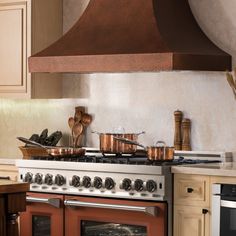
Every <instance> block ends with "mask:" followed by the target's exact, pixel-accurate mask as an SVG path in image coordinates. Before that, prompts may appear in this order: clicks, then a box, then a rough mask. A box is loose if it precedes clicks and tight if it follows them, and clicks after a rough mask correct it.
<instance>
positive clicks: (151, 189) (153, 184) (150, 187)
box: [146, 180, 157, 193]
mask: <svg viewBox="0 0 236 236" xmlns="http://www.w3.org/2000/svg"><path fill="white" fill-rule="evenodd" d="M146 189H147V191H148V192H150V193H153V192H155V191H156V190H157V184H156V182H155V181H154V180H148V181H147V183H146Z"/></svg>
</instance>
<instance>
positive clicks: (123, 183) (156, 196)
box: [16, 149, 232, 201]
mask: <svg viewBox="0 0 236 236" xmlns="http://www.w3.org/2000/svg"><path fill="white" fill-rule="evenodd" d="M230 156H231V158H232V155H230V153H215V152H214V153H213V152H175V159H174V160H173V161H168V162H158V161H148V160H147V157H146V156H142V155H137V156H130V155H122V156H114V155H105V156H104V154H101V153H99V152H98V151H97V150H93V149H92V150H91V149H87V150H86V155H85V156H84V157H66V158H60V159H58V158H51V157H34V158H33V159H32V160H18V161H17V162H16V166H17V167H18V168H19V180H20V181H23V182H29V183H30V190H31V191H34V192H45V193H60V194H71V195H85V196H99V197H110V198H125V199H140V200H153V201H154V200H155V201H171V197H172V175H171V166H173V165H181V164H195V163H209V162H219V161H227V160H230Z"/></svg>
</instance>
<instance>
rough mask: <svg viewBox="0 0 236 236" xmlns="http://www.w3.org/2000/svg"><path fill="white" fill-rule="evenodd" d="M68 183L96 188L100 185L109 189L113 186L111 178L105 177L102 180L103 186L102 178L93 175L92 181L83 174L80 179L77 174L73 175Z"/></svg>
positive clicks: (99, 187) (74, 185)
mask: <svg viewBox="0 0 236 236" xmlns="http://www.w3.org/2000/svg"><path fill="white" fill-rule="evenodd" d="M70 185H71V186H73V187H80V186H81V187H85V188H90V187H94V188H96V189H101V188H102V187H105V188H106V189H108V190H111V189H113V188H114V187H115V182H114V180H113V179H112V178H106V179H105V180H104V186H103V180H102V178H100V177H98V176H95V177H94V179H93V181H92V179H91V178H90V177H89V176H84V177H83V178H82V180H81V178H80V177H79V176H77V175H73V176H72V179H71V181H70Z"/></svg>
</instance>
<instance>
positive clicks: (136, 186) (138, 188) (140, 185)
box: [134, 179, 143, 192]
mask: <svg viewBox="0 0 236 236" xmlns="http://www.w3.org/2000/svg"><path fill="white" fill-rule="evenodd" d="M134 189H135V190H136V191H138V192H141V191H143V181H142V180H141V179H136V180H135V181H134Z"/></svg>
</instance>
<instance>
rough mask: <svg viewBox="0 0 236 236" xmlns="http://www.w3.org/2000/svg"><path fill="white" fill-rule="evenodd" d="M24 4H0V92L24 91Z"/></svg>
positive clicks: (25, 59)
mask: <svg viewBox="0 0 236 236" xmlns="http://www.w3.org/2000/svg"><path fill="white" fill-rule="evenodd" d="M25 32H26V2H25V4H24V2H23V3H22V2H21V3H19V2H18V3H8V5H7V3H5V4H4V2H3V3H0V34H1V37H0V55H1V56H0V71H1V73H0V92H9V93H10V92H12V93H14V92H24V91H26V77H27V72H26V71H27V70H26V67H27V57H26V34H25Z"/></svg>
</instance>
